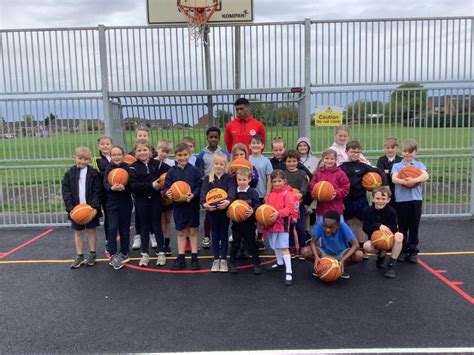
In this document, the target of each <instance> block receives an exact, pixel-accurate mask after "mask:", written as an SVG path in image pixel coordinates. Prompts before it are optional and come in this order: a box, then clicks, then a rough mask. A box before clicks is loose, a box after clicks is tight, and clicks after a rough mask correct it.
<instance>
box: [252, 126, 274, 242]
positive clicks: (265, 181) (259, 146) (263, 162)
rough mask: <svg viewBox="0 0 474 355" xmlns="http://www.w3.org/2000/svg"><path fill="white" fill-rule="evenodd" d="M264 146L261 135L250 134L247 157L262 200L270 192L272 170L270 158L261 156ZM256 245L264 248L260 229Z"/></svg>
mask: <svg viewBox="0 0 474 355" xmlns="http://www.w3.org/2000/svg"><path fill="white" fill-rule="evenodd" d="M264 148H265V144H264V141H263V137H262V136H260V135H258V134H256V135H254V136H252V138H251V139H250V150H251V155H250V157H249V161H250V163H251V164H252V166H254V167H255V169H256V170H257V172H258V183H257V186H256V188H255V189H256V190H257V192H258V197H259V198H260V201H263V199H264V198H265V196H267V195H268V193H270V190H271V187H272V183H271V179H270V174H271V173H272V171H273V167H272V163H271V162H270V159H268V158H266V157H264V156H263V149H264ZM257 245H258V250H265V244H264V242H263V235H262V232H261V231H260V230H258V233H257Z"/></svg>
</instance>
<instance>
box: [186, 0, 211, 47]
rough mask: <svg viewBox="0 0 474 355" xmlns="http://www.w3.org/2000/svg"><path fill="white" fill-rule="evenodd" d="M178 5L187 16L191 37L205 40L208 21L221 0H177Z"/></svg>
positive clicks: (196, 39)
mask: <svg viewBox="0 0 474 355" xmlns="http://www.w3.org/2000/svg"><path fill="white" fill-rule="evenodd" d="M177 5H178V8H179V11H180V12H181V13H182V14H183V15H185V16H186V20H187V21H188V25H189V34H190V36H191V38H192V39H194V40H195V41H199V40H200V39H202V40H203V41H204V40H205V36H204V33H205V31H206V25H207V22H208V21H209V19H210V18H211V17H212V15H214V12H216V10H217V7H218V5H219V0H177Z"/></svg>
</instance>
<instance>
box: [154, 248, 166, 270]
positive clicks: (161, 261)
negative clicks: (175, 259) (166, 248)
mask: <svg viewBox="0 0 474 355" xmlns="http://www.w3.org/2000/svg"><path fill="white" fill-rule="evenodd" d="M165 265H166V255H165V253H164V252H162V251H160V252H159V253H158V254H157V258H156V266H165Z"/></svg>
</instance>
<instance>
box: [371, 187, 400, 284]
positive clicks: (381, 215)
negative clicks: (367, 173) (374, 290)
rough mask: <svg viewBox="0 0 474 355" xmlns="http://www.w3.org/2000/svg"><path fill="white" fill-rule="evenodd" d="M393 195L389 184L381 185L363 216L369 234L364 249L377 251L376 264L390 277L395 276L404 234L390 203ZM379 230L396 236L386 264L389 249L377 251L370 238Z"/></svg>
mask: <svg viewBox="0 0 474 355" xmlns="http://www.w3.org/2000/svg"><path fill="white" fill-rule="evenodd" d="M391 195H392V194H391V192H390V188H388V187H387V186H381V187H379V188H377V189H375V190H374V191H372V201H373V204H372V206H369V207H367V208H366V209H365V210H364V214H363V217H362V218H363V229H364V232H365V233H367V235H368V236H369V240H368V241H366V242H365V243H364V250H365V251H366V252H367V253H374V252H376V253H377V261H376V263H375V264H376V266H377V267H378V268H379V269H384V276H385V277H386V278H389V279H393V278H394V277H395V263H396V262H397V258H398V256H399V255H400V252H401V250H402V244H403V234H402V233H400V232H398V221H397V213H396V212H395V209H394V208H393V207H392V206H390V205H389V204H390V198H391ZM377 230H379V231H381V232H382V233H390V234H393V237H394V244H393V247H392V252H391V256H390V259H389V260H388V262H387V264H386V265H384V262H385V255H386V254H387V251H386V250H378V251H377V250H376V249H375V248H374V246H373V245H372V241H371V240H370V236H372V233H374V232H375V231H377Z"/></svg>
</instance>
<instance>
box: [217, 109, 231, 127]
mask: <svg viewBox="0 0 474 355" xmlns="http://www.w3.org/2000/svg"><path fill="white" fill-rule="evenodd" d="M214 117H215V119H216V121H215V123H216V126H217V127H221V128H224V127H225V125H226V123H227V122H229V121H230V120H231V119H232V113H231V112H228V111H225V110H217V111H216V114H215V115H214Z"/></svg>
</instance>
